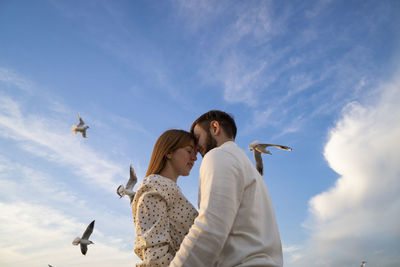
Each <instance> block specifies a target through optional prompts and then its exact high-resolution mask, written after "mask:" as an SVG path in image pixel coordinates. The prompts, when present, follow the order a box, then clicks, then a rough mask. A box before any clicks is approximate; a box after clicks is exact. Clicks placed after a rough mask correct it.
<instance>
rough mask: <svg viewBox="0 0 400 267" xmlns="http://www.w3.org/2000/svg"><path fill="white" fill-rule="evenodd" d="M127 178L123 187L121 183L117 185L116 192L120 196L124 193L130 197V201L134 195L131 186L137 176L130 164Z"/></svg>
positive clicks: (135, 181)
mask: <svg viewBox="0 0 400 267" xmlns="http://www.w3.org/2000/svg"><path fill="white" fill-rule="evenodd" d="M129 174H130V175H129V180H128V182H127V183H126V186H125V187H124V186H123V185H122V184H121V185H120V186H118V188H117V194H118V196H119V197H120V198H122V197H123V196H124V195H128V196H129V198H130V199H131V203H132V201H133V198H134V197H135V192H134V191H133V187H134V186H135V184H136V183H137V177H136V173H135V170H134V169H133V167H132V165H130V168H129Z"/></svg>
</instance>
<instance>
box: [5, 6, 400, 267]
mask: <svg viewBox="0 0 400 267" xmlns="http://www.w3.org/2000/svg"><path fill="white" fill-rule="evenodd" d="M399 12H400V3H399V2H398V1H329V0H324V1H284V2H282V1H223V0H222V1H208V0H193V1H181V0H174V1H7V0H3V1H0V32H1V34H0V44H1V45H0V148H1V149H0V217H1V219H0V237H1V238H0V248H1V249H0V265H1V266H22V265H29V266H46V264H52V265H53V266H57V267H58V266H110V265H112V266H132V264H134V263H135V262H136V261H137V260H138V258H137V257H136V255H135V254H134V252H133V242H134V227H133V222H132V215H131V210H130V207H129V201H128V199H119V197H118V196H117V195H116V193H115V190H116V188H117V186H118V185H119V184H121V183H125V182H126V179H127V178H128V176H129V165H130V164H133V166H134V167H135V169H136V172H137V174H138V176H139V180H141V179H143V176H144V174H145V172H146V168H147V165H148V162H149V159H150V155H151V151H152V149H153V145H154V142H155V140H156V138H157V137H158V136H159V135H160V134H161V133H162V132H163V131H165V130H167V129H170V128H181V129H188V128H189V127H190V125H191V123H192V121H193V120H195V119H196V118H197V117H198V116H199V115H201V114H202V113H204V112H206V111H208V110H210V109H221V110H224V111H226V112H229V113H231V114H233V115H234V117H235V119H236V122H237V125H238V135H237V139H236V142H237V143H238V145H239V146H240V147H242V148H243V149H245V150H247V146H248V144H250V143H251V142H252V141H254V140H259V141H260V142H267V143H277V144H282V145H288V146H291V147H292V148H293V151H291V152H286V151H276V150H273V151H272V156H269V155H266V156H264V165H265V175H264V179H265V182H266V184H267V186H268V188H269V191H270V193H271V196H272V200H273V203H274V207H275V212H276V215H277V221H278V225H279V229H280V233H281V238H282V243H283V249H284V261H285V266H345V265H346V266H359V264H360V262H361V261H362V260H366V261H367V266H383V267H384V266H398V265H399V264H400V257H399V256H398V254H399V253H398V252H399V241H400V231H399V228H398V225H399V223H400V216H399V214H400V212H399V211H400V197H399V196H398V195H399V193H400V182H399V181H398V177H399V173H400V167H399V166H398V162H399V160H400V153H399V151H400V142H398V139H399V137H400V126H399V119H400V108H399V107H398V103H399V101H400V88H399V86H400V76H399V74H400V69H399V63H398V62H400V61H399V40H400V39H399V37H400V16H399ZM78 112H79V113H80V114H81V116H82V117H83V119H84V120H85V122H86V123H87V124H88V125H89V126H90V128H89V129H88V132H87V134H88V138H87V139H82V138H80V136H74V135H73V134H72V133H71V126H72V125H73V124H75V123H76V122H77V114H78ZM248 155H249V157H250V158H251V159H252V154H251V153H250V152H248ZM200 163H201V157H200V155H199V157H198V161H197V162H196V164H195V167H194V168H193V170H192V172H191V175H190V176H188V177H181V178H180V179H179V180H178V184H179V185H180V187H181V188H182V190H183V193H184V194H185V195H186V196H187V198H188V199H189V200H190V201H191V202H192V203H193V204H194V205H195V206H197V186H198V181H197V180H198V169H199V166H200ZM94 219H95V220H96V225H95V231H94V233H93V236H92V239H93V241H94V242H95V245H92V246H90V247H89V251H88V254H87V255H86V256H85V257H84V256H82V255H80V252H79V249H78V248H76V247H74V246H72V245H71V242H72V240H73V238H74V237H75V236H77V235H80V234H81V232H82V231H83V229H84V228H85V227H86V225H87V224H89V223H90V222H91V221H92V220H94Z"/></svg>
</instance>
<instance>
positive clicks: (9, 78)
mask: <svg viewBox="0 0 400 267" xmlns="http://www.w3.org/2000/svg"><path fill="white" fill-rule="evenodd" d="M0 81H1V82H3V83H5V84H7V85H11V86H15V87H16V89H20V90H24V91H26V92H31V91H32V89H33V87H34V84H33V82H32V81H30V80H28V79H25V78H24V77H21V76H20V75H19V74H18V73H16V72H15V71H13V70H10V69H8V68H2V67H0ZM15 87H14V88H15Z"/></svg>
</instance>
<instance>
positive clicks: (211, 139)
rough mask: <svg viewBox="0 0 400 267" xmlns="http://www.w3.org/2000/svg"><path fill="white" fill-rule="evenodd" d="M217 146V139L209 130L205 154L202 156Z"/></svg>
mask: <svg viewBox="0 0 400 267" xmlns="http://www.w3.org/2000/svg"><path fill="white" fill-rule="evenodd" d="M216 147H217V140H215V138H214V137H213V136H212V135H211V133H210V131H207V141H206V146H205V150H204V155H202V156H203V157H204V156H205V155H206V154H207V152H208V151H210V150H211V149H213V148H216Z"/></svg>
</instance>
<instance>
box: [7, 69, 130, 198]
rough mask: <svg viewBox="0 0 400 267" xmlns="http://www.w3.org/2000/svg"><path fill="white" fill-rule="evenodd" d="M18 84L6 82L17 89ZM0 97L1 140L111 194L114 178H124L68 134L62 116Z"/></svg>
mask: <svg viewBox="0 0 400 267" xmlns="http://www.w3.org/2000/svg"><path fill="white" fill-rule="evenodd" d="M13 77H14V78H15V77H19V76H15V75H14V76H13ZM19 80H20V78H18V79H17V80H13V79H11V78H10V79H8V80H7V81H8V82H10V83H13V84H15V85H19V82H18V81H19ZM0 96H1V97H0V136H2V137H3V138H7V139H10V140H14V141H15V142H17V144H18V146H19V147H20V148H22V149H23V150H25V151H28V152H30V153H32V154H34V155H36V156H38V157H41V158H44V159H46V160H48V161H52V162H57V163H58V164H60V165H63V166H68V167H70V168H71V169H72V170H73V172H75V174H76V175H79V176H82V177H84V178H86V179H87V181H90V183H92V184H95V185H98V186H100V187H102V188H104V189H106V190H107V191H114V187H115V184H116V183H115V179H116V177H124V176H125V174H126V170H125V168H122V167H121V166H120V164H118V163H115V162H113V161H112V160H111V159H110V158H108V157H107V155H105V154H103V153H99V152H97V151H95V150H94V149H92V148H91V147H90V146H89V145H88V144H87V143H86V142H85V141H86V140H83V139H82V138H79V137H78V138H77V136H74V135H72V134H71V126H72V124H71V125H69V124H66V123H65V122H66V121H67V120H65V119H66V117H65V114H63V113H58V115H59V116H58V117H57V116H54V113H50V114H45V113H37V114H35V113H32V112H31V111H30V110H29V107H27V106H24V105H23V102H20V101H19V100H16V99H14V98H13V97H11V96H10V95H8V94H5V93H1V92H0ZM46 101H47V100H46ZM53 106H59V105H57V104H56V103H55V104H54V105H53ZM62 110H65V107H64V108H62ZM53 111H54V109H53ZM64 120H65V121H64Z"/></svg>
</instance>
